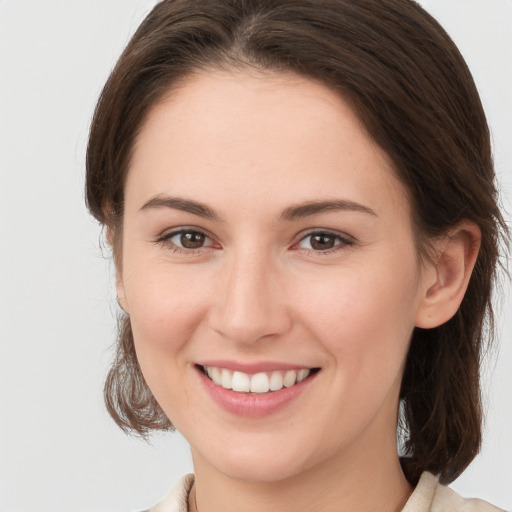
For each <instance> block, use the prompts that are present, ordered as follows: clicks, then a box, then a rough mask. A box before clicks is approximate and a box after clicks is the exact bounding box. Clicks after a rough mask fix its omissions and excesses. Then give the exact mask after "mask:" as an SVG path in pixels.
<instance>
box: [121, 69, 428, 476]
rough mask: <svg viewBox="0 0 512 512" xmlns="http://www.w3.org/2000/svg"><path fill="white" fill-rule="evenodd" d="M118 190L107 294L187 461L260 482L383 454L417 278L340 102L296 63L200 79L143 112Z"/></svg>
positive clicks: (394, 201) (399, 217)
mask: <svg viewBox="0 0 512 512" xmlns="http://www.w3.org/2000/svg"><path fill="white" fill-rule="evenodd" d="M125 199H126V202H125V217H124V225H123V234H122V236H123V239H122V268H120V269H119V276H118V281H119V289H118V293H119V298H120V301H121V304H122V305H123V307H124V309H125V310H126V311H127V312H128V313H129V315H130V318H131V324H132V328H133V333H134V339H135V346H136V351H137V356H138V359H139V362H140V365H141V368H142V371H143V373H144V376H145V378H146V380H147V383H148V385H149V387H150V388H151V390H152V392H153V394H154V396H155V397H156V399H157V400H158V402H159V404H160V405H161V406H162V408H163V410H164V411H165V412H166V414H167V415H168V416H169V418H170V419H171V421H172V423H173V424H174V425H175V426H176V427H177V429H178V430H180V432H182V434H183V435H184V436H185V437H186V438H187V440H188V441H189V443H190V445H191V447H192V453H193V457H194V462H195V465H196V469H197V468H198V467H199V468H201V467H202V468H209V469H210V470H213V471H220V472H221V473H224V474H225V475H228V476H233V477H235V476H236V477H237V478H242V479H249V480H265V481H270V480H279V479H283V478H287V477H290V476H293V475H297V474H300V473H302V472H305V471H307V470H309V469H311V468H313V467H315V466H317V467H318V465H320V466H322V465H323V466H325V467H327V466H331V467H332V465H333V464H334V465H336V464H343V465H344V466H343V467H351V464H353V463H354V464H357V463H358V462H357V461H359V460H363V459H366V460H367V461H375V460H378V461H381V460H382V459H383V458H384V459H385V458H386V457H387V458H389V457H390V456H392V457H394V458H396V447H395V427H396V417H397V404H398V395H399V389H400V380H401V376H402V370H403V366H404V360H405V357H406V353H407V349H408V344H409V340H410V337H411V334H412V330H413V328H414V325H415V322H416V319H417V316H418V314H419V311H420V310H421V307H422V297H423V296H424V295H425V288H426V286H427V284H426V283H425V280H426V278H425V277H424V276H425V274H424V273H420V264H419V262H418V256H417V252H416V249H415V244H414V237H413V230H412V225H411V212H410V209H409V203H408V200H407V196H406V191H405V189H404V187H403V186H402V184H401V183H400V182H399V181H398V179H397V178H396V176H395V173H394V171H393V168H392V164H391V162H390V160H389V159H388V158H387V156H386V154H385V153H384V152H383V151H382V150H381V149H380V148H379V147H377V146H376V145H375V144H374V143H373V142H372V140H371V139H370V138H369V136H368V135H367V133H366V132H365V130H364V129H363V128H362V127H361V125H360V123H359V122H358V119H357V117H356V116H355V115H354V113H353V112H352V110H351V109H350V108H349V107H348V105H347V104H346V103H345V102H344V101H343V100H341V99H340V98H339V97H338V96H337V95H336V94H335V93H334V92H332V91H330V90H329V89H327V88H325V87H324V86H322V85H319V84H316V83H313V82H310V81H307V80H305V79H302V78H299V77H296V76H294V75H257V74H255V73H252V74H242V73H227V72H225V73H220V72H218V73H217V72H215V73H214V72H212V73H206V72H205V73H201V74H197V75H196V76H194V77H193V78H192V79H191V80H189V81H188V82H187V83H186V84H185V85H183V86H182V87H181V88H180V89H178V90H176V91H174V92H172V94H170V95H169V97H168V98H167V99H166V100H164V101H162V102H161V103H159V104H158V105H156V106H155V107H154V109H153V110H152V111H151V113H150V115H149V117H148V118H147V120H146V122H145V124H144V126H143V127H142V131H141V132H140V135H139V137H138V139H137V143H136V145H135V149H134V155H133V161H132V163H131V166H130V169H129V173H128V177H127V183H126V190H125ZM205 372H208V373H210V376H211V377H212V378H213V380H212V378H210V377H208V376H207V375H206V373H205ZM235 372H236V373H235ZM301 379H304V380H301ZM298 381H301V382H298ZM251 386H252V387H251ZM229 387H234V388H235V391H234V390H232V389H226V388H229ZM251 389H252V390H253V391H250V390H251ZM347 464H348V465H347Z"/></svg>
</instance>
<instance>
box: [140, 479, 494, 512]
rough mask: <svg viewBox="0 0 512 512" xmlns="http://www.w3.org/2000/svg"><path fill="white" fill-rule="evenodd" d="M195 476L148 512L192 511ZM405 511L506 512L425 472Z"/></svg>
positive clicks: (181, 482)
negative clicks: (190, 493) (469, 495)
mask: <svg viewBox="0 0 512 512" xmlns="http://www.w3.org/2000/svg"><path fill="white" fill-rule="evenodd" d="M193 483H194V475H186V476H184V477H183V478H182V479H181V480H180V481H179V482H178V483H177V484H176V485H175V486H174V488H173V489H172V490H171V492H170V493H169V494H168V495H167V496H166V498H165V499H164V500H163V501H161V502H160V503H159V504H158V505H155V506H154V507H152V508H151V509H150V510H149V511H148V512H188V495H189V492H190V489H191V488H192V484H193ZM402 512H504V511H503V510H502V509H500V508H497V507H495V506H494V505H491V504H489V503H487V502H486V501H482V500H478V499H474V498H473V499H466V498H462V497H461V496H459V495H458V494H457V493H456V492H455V491H452V489H450V488H449V487H446V486H444V485H441V484H440V483H439V482H438V479H437V477H435V476H434V475H432V474H431V473H427V472H425V473H423V475H421V478H420V481H419V482H418V485H417V486H416V489H414V491H413V493H412V494H411V496H410V498H409V499H408V500H407V503H406V504H405V507H404V508H403V509H402Z"/></svg>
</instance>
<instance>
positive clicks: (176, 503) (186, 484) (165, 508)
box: [147, 474, 194, 512]
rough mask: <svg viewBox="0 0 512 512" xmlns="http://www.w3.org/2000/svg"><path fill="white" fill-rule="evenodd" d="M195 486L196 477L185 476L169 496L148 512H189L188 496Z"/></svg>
mask: <svg viewBox="0 0 512 512" xmlns="http://www.w3.org/2000/svg"><path fill="white" fill-rule="evenodd" d="M193 484H194V475H192V474H190V475H185V476H184V477H183V478H181V480H179V481H178V482H177V484H176V485H175V486H174V487H173V488H172V489H171V491H170V492H169V494H168V495H167V496H166V497H165V498H164V499H163V500H162V501H161V502H160V503H158V504H157V505H155V506H154V507H151V508H150V509H149V510H148V511H147V512H188V495H189V493H190V489H192V485H193Z"/></svg>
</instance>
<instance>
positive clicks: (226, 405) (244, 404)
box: [197, 369, 317, 418]
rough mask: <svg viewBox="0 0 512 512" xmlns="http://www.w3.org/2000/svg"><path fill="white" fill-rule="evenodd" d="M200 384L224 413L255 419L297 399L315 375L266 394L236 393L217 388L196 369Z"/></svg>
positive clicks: (220, 387)
mask: <svg viewBox="0 0 512 512" xmlns="http://www.w3.org/2000/svg"><path fill="white" fill-rule="evenodd" d="M197 372H198V373H199V376H200V378H201V382H202V384H203V386H204V387H205V388H206V390H207V392H208V393H209V394H210V396H211V397H212V399H213V400H214V401H215V402H216V403H217V405H219V406H220V407H222V409H224V410H225V411H228V412H230V413H232V414H236V415H238V416H245V417H251V418H257V417H261V416H268V415H270V414H273V413H275V412H277V411H279V410H281V409H283V408H284V407H286V406H287V405H289V404H290V403H291V402H292V401H293V400H295V399H296V398H298V397H299V396H300V395H301V394H302V392H303V391H304V390H305V389H306V387H308V386H309V385H310V384H311V382H312V381H313V380H314V378H315V377H316V375H317V372H315V373H312V374H310V375H309V376H308V377H307V378H306V379H304V380H303V381H302V382H299V383H298V384H295V385H293V386H291V387H289V388H282V389H280V390H279V391H270V392H268V393H262V394H258V393H238V392H236V391H233V390H231V389H225V388H223V387H222V386H218V385H217V384H215V383H214V382H213V381H212V380H211V379H209V378H208V377H207V376H206V375H205V374H204V373H203V371H202V370H200V369H197Z"/></svg>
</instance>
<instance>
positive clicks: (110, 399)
mask: <svg viewBox="0 0 512 512" xmlns="http://www.w3.org/2000/svg"><path fill="white" fill-rule="evenodd" d="M233 67H238V68H240V67H242V68H247V67H249V68H257V69H265V70H273V71H278V72H279V71H292V72H294V73H297V74H299V75H302V76H305V77H308V78H311V79H314V80H317V81H320V82H322V83H324V84H325V85H326V86H328V87H330V88H331V89H333V90H335V91H338V92H339V94H340V95H341V96H342V97H343V98H344V99H345V100H347V101H348V102H349V103H350V104H351V105H352V107H353V108H354V110H355V112H356V113H357V114H358V115H359V118H360V119H361V121H362V122H363V123H364V125H365V126H366V128H367V130H368V132H369V133H370V135H371V136H372V137H373V139H374V140H375V141H376V142H377V143H378V144H379V145H380V146H381V147H382V148H383V149H384V150H385V151H386V152H387V153H388V155H389V156H390V157H391V159H392V160H393V161H394V163H395V167H396V171H397V174H398V176H399V178H400V179H401V181H402V182H403V183H404V184H405V186H406V187H407V188H408V189H409V192H410V197H411V202H412V210H413V212H414V213H413V216H414V219H413V220H414V223H415V228H416V233H417V244H418V249H419V253H420V254H423V255H425V254H426V253H427V252H428V240H429V238H430V237H432V236H436V235H439V234H442V233H443V232H446V230H447V229H448V228H449V227H452V226H454V225H455V224H456V223H457V222H459V221H461V220H462V219H467V220H470V221H472V222H474V223H476V224H477V225H478V226H479V227H480V229H481V231H482V241H481V249H480V253H479V256H478V260H477V263H476V267H475V270H474V273H473V275H472V277H471V280H470V283H469V287H468V290H467V293H466V295H465V297H464V300H463V302H462V305H461V307H460V309H459V311H458V312H457V314H456V315H455V316H454V317H453V318H452V319H451V320H450V321H448V322H447V323H445V324H444V325H442V326H440V327H438V328H435V329H431V330H422V329H416V330H415V331H414V333H413V336H412V340H411V346H410V350H409V353H408V357H407V363H406V367H405V372H404V376H403V382H402V389H401V399H402V403H403V407H402V409H401V410H402V417H401V422H400V424H401V428H402V434H403V435H404V440H403V442H404V450H405V456H406V457H405V458H404V459H403V461H404V470H405V473H406V475H407V477H408V478H409V480H410V481H411V482H412V483H415V482H416V481H417V480H418V478H419V475H420V474H421V472H422V471H424V470H428V471H431V472H433V473H435V474H439V475H440V477H441V480H442V481H443V482H450V481H452V480H453V479H454V478H456V477H457V476H458V475H459V474H460V473H461V472H462V471H463V470H464V469H465V468H466V466H467V465H468V464H469V463H470V462H471V460H472V459H473V458H474V457H475V455H476V453H477V452H478V450H479V447H480V442H481V420H482V412H481V401H480V383H479V370H480V359H481V354H482V349H483V344H484V342H485V341H486V339H488V338H490V333H491V327H492V307H491V292H492V286H493V282H494V279H495V274H496V267H497V262H498V242H499V238H500V233H501V234H505V233H506V229H507V228H506V226H505V223H504V221H503V218H502V216H501V214H500V211H499V208H498V206H497V201H496V190H495V186H494V171H493V163H492V155H491V147H490V140H489V130H488V127H487V123H486V119H485V115H484V112H483V109H482V105H481V103H480V99H479V96H478V93H477V90H476V87H475V85H474V82H473V79H472V77H471V74H470V72H469V70H468V68H467V66H466V64H465V62H464V60H463V58H462V56H461V55H460V53H459V51H458V50H457V48H456V46H455V45H454V43H453V42H452V41H451V39H450V38H449V36H448V35H447V34H446V33H445V31H444V30H443V29H442V28H441V27H440V25H439V24H438V23H437V22H436V21H435V20H434V19H433V18H432V17H431V16H430V15H429V14H427V13H426V12H425V11H424V10H423V9H422V8H421V7H420V6H419V5H418V4H416V3H415V2H413V1H411V0H209V1H207V2H197V0H166V1H163V2H161V3H159V4H158V5H157V6H156V7H155V8H154V9H153V11H152V12H151V13H150V14H149V15H148V17H147V18H146V19H145V20H144V22H143V23H142V25H141V26H140V27H139V29H138V30H137V32H136V33H135V35H134V36H133V38H132V40H131V41H130V43H129V44H128V46H127V47H126V49H125V51H124V52H123V54H122V56H121V57H120V59H119V61H118V63H117V65H116V67H115V68H114V70H113V72H112V74H111V76H110V78H109V79H108V81H107V83H106V85H105V87H104V89H103V92H102V94H101V97H100V99H99V102H98V105H97V107H96V111H95V114H94V119H93V121H92V126H91V132H90V139H89V146H88V151H87V184H86V187H87V204H88V207H89V209H90V211H91V212H92V214H93V215H94V216H95V217H96V218H97V219H98V220H99V221H100V222H101V223H103V224H106V225H108V226H109V227H110V228H112V229H113V232H114V235H115V237H117V238H119V237H120V231H121V225H122V216H123V188H124V182H125V177H126V173H127V170H128V168H129V164H130V156H131V150H132V148H133V145H134V140H135V139H136V137H137V133H138V131H139V130H140V128H141V125H142V123H143V121H144V118H145V116H146V115H147V113H148V110H149V109H150V107H151V106H153V105H154V104H156V103H157V102H158V101H159V100H160V99H161V98H162V97H163V96H164V95H165V94H166V93H168V91H169V90H170V89H171V88H172V87H175V86H176V85H177V84H178V83H179V82H180V81H181V80H183V79H184V78H186V77H187V76H189V75H190V74H191V73H193V72H195V71H197V70H200V69H212V68H233ZM114 257H116V250H114ZM486 320H487V322H486ZM105 398H106V403H107V407H108V410H109V412H110V414H111V415H112V416H113V418H114V419H115V421H116V422H117V423H118V425H120V426H121V428H123V429H124V430H126V431H135V432H137V433H139V434H141V435H144V434H146V433H147V432H148V431H149V430H151V429H169V428H172V425H171V423H170V421H169V419H168V418H166V417H165V415H164V413H163V411H162V410H161V408H160V407H159V405H158V404H157V402H156V401H155V399H154V398H153V396H152V394H151V391H150V390H149V389H148V387H147V385H146V383H145V381H144V378H143V376H142V373H141V371H140V367H139V365H138V362H137V359H136V356H135V350H134V344H133V337H132V333H131V328H130V320H129V318H128V317H127V316H123V317H122V318H121V325H120V334H119V340H118V345H117V352H116V357H115V360H114V363H113V366H112V368H111V370H110V373H109V375H108V378H107V381H106V386H105Z"/></svg>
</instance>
